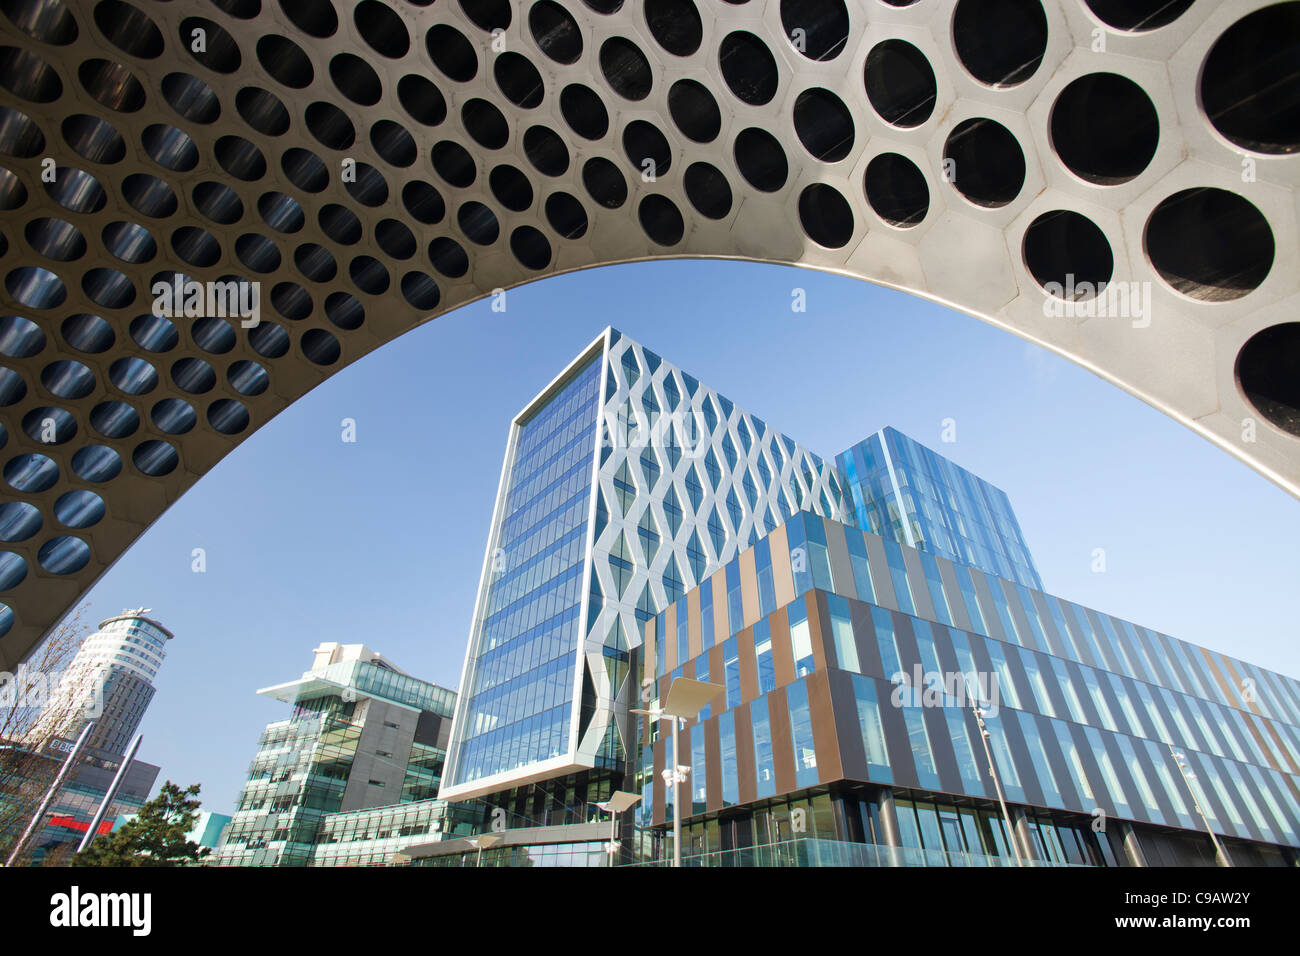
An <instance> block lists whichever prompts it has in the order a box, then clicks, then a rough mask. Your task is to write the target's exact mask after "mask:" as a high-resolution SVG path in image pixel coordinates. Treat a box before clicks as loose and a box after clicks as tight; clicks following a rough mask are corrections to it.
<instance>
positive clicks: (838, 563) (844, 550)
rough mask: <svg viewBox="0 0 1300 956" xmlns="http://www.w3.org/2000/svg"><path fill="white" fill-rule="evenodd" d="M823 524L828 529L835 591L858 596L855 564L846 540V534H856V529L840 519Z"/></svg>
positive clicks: (828, 547)
mask: <svg viewBox="0 0 1300 956" xmlns="http://www.w3.org/2000/svg"><path fill="white" fill-rule="evenodd" d="M822 525H823V526H824V527H825V529H826V551H827V553H828V555H829V556H830V565H831V581H832V582H833V583H834V585H835V593H836V594H842V595H844V596H845V597H857V593H858V589H857V585H856V584H855V583H854V580H853V565H852V564H851V563H850V562H849V546H848V543H847V542H846V541H845V540H844V535H845V534H855V533H856V529H854V528H849V527H846V526H845V525H843V524H841V523H840V522H838V521H823V522H822Z"/></svg>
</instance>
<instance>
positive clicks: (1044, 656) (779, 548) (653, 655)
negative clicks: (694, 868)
mask: <svg viewBox="0 0 1300 956" xmlns="http://www.w3.org/2000/svg"><path fill="white" fill-rule="evenodd" d="M733 589H734V590H736V591H737V592H738V599H737V600H734V601H731V600H727V599H726V595H727V593H728V591H730V590H733ZM683 636H684V640H683V639H682V637H683ZM645 647H646V649H647V653H646V658H645V677H646V679H647V681H648V682H649V683H648V685H647V686H648V687H649V688H651V691H650V692H651V693H653V694H654V695H655V696H657V697H658V698H662V697H664V696H665V695H666V694H667V690H668V687H669V685H670V684H671V681H672V680H673V679H675V678H678V677H687V678H692V679H694V680H701V681H708V682H710V683H713V684H717V685H718V686H719V691H718V696H717V697H716V698H715V699H714V701H713V702H712V703H710V704H709V705H708V706H707V707H706V708H705V709H704V710H703V711H702V712H701V714H700V716H699V718H698V719H696V720H688V721H686V722H685V724H684V727H683V728H682V729H681V731H680V732H679V738H678V746H679V760H680V764H681V765H683V766H685V765H689V767H690V771H689V774H688V781H687V782H686V783H685V784H681V785H680V786H679V791H680V792H679V794H678V799H680V800H681V802H682V815H683V817H684V818H685V821H686V822H685V826H684V830H683V848H682V849H683V854H684V855H685V856H686V857H687V858H691V857H693V856H694V857H698V858H699V859H701V860H708V861H716V862H725V861H727V860H733V861H734V860H736V859H738V858H739V857H738V855H737V853H736V852H734V851H739V850H741V849H743V848H750V847H762V846H780V845H787V844H790V843H791V842H792V841H794V842H797V841H798V840H800V839H816V840H836V841H847V842H852V843H861V844H867V845H870V846H872V847H873V848H876V849H874V850H873V851H872V852H873V853H876V859H878V860H884V861H894V862H899V863H902V864H904V865H906V864H907V863H908V862H909V861H910V862H912V863H934V862H944V863H947V864H972V865H988V864H989V862H990V861H991V860H994V861H998V862H1004V863H1005V862H1006V861H1013V862H1014V860H1015V859H1016V857H1017V856H1018V857H1019V858H1020V859H1022V860H1024V861H1026V862H1029V861H1032V862H1036V863H1052V864H1058V865H1068V864H1088V865H1098V866H1102V865H1106V866H1115V865H1160V864H1168V865H1194V864H1213V863H1214V862H1215V861H1216V846H1215V843H1214V841H1213V840H1212V839H1211V837H1210V836H1209V831H1213V833H1214V834H1215V837H1216V838H1217V840H1218V844H1219V847H1221V850H1220V851H1219V852H1220V853H1222V854H1223V855H1225V856H1226V857H1227V858H1228V859H1229V860H1231V861H1232V862H1233V863H1237V864H1289V865H1295V864H1296V863H1297V862H1300V856H1298V855H1297V850H1298V848H1300V730H1298V729H1297V727H1300V685H1298V684H1297V682H1296V681H1295V680H1293V679H1291V678H1288V677H1284V676H1282V675H1280V674H1277V673H1274V672H1272V671H1267V670H1264V669H1262V668H1259V667H1255V666H1254V665H1252V664H1248V663H1246V662H1244V661H1240V660H1236V659H1234V658H1230V657H1227V656H1225V655H1223V654H1219V653H1216V652H1214V651H1210V650H1208V649H1206V648H1201V647H1197V646H1195V645H1191V644H1188V643H1186V642H1183V641H1179V640H1177V639H1175V638H1172V637H1169V636H1167V635H1164V634H1160V633H1159V632H1156V631H1153V630H1150V629H1148V628H1144V627H1141V626H1139V625H1135V624H1132V623H1130V622H1128V621H1123V620H1120V619H1118V618H1114V617H1111V616H1110V615H1107V614H1104V613H1102V612H1099V611H1095V610H1092V609H1089V608H1084V607H1081V606H1079V605H1077V604H1074V603H1072V602H1070V601H1066V600H1064V599H1060V598H1057V597H1054V596H1052V595H1050V594H1047V593H1044V592H1042V591H1040V590H1037V589H1032V588H1028V587H1025V586H1024V585H1022V584H1019V583H1018V582H1016V581H1014V580H1008V579H1006V578H1000V577H997V576H994V575H992V574H988V573H985V572H983V571H981V570H979V569H977V568H972V567H969V566H967V565H964V564H958V563H955V562H952V561H949V560H948V559H947V558H945V557H942V556H936V555H931V554H927V553H925V552H920V551H917V550H915V549H913V548H908V547H906V546H901V547H900V546H899V545H898V544H897V542H895V541H893V540H891V539H888V538H882V537H880V536H877V535H874V534H871V533H869V532H864V531H863V530H861V529H858V528H854V527H849V526H846V525H844V524H841V523H839V522H835V521H829V520H826V519H823V518H821V517H819V516H816V515H810V514H799V515H795V516H794V517H793V518H791V520H790V521H788V522H786V523H785V524H784V525H782V526H781V527H779V528H777V529H776V530H775V531H774V532H772V533H771V534H770V535H768V536H767V537H766V538H765V539H764V540H763V541H761V542H759V544H758V546H756V547H755V548H753V549H750V550H749V551H745V552H742V553H741V554H740V555H739V556H738V557H737V558H736V559H735V560H734V562H732V563H731V564H729V565H728V566H727V567H725V568H722V569H720V570H718V571H717V572H716V573H715V574H714V575H713V576H712V577H711V578H709V579H708V580H706V581H704V582H703V583H702V584H701V585H700V586H699V587H697V588H695V589H694V590H692V591H691V592H690V593H688V594H687V595H686V596H685V597H684V598H682V599H681V600H679V601H677V602H676V603H675V604H673V605H672V606H670V607H669V608H667V609H666V610H664V611H663V612H661V613H660V614H658V615H656V617H655V619H654V620H653V621H652V622H650V623H649V624H648V625H647V629H646V644H645ZM655 703H656V702H655V701H651V703H650V709H653V707H654V706H655ZM981 721H982V726H981ZM985 731H986V732H987V737H985V736H984V733H985ZM985 740H987V744H988V749H987V750H986V748H985ZM642 743H643V747H642V757H641V762H640V768H639V773H638V774H637V785H638V788H639V791H640V792H641V793H642V795H643V800H642V803H641V805H640V807H639V808H638V811H637V815H638V819H637V823H638V824H639V825H640V826H641V827H643V828H648V832H649V833H650V834H655V835H656V836H651V837H645V836H643V837H642V838H641V839H640V840H638V841H637V845H638V847H639V848H640V849H642V851H643V852H648V853H649V854H650V855H651V856H660V857H662V856H664V855H665V853H666V852H670V851H666V846H667V840H666V839H663V838H660V837H658V836H657V835H658V834H664V833H665V832H666V831H667V830H668V829H669V828H670V825H671V821H672V814H673V809H672V800H673V798H672V792H673V791H672V787H671V786H670V785H669V784H668V783H666V782H665V780H664V771H665V769H666V768H669V767H671V766H672V757H671V748H670V746H669V740H668V734H667V732H666V731H665V730H664V729H663V728H662V727H661V726H660V724H659V723H657V722H655V723H644V722H643V724H642ZM990 764H991V765H992V766H993V767H994V768H996V773H997V776H996V780H995V778H994V776H993V775H992V774H991V773H990V771H989V767H990ZM999 784H1000V786H1001V789H1002V792H1003V795H1004V798H1005V804H1006V807H1007V809H1006V811H1005V812H1004V811H1003V810H1002V808H1001V804H1000V802H999V799H998V796H999V794H998V790H997V786H998V785H999ZM890 848H901V849H904V850H921V851H926V852H925V853H924V854H921V855H919V856H918V855H916V854H912V855H911V856H909V855H907V854H899V853H898V852H897V849H895V851H894V853H893V855H892V856H891V855H890V852H889V851H890ZM881 854H883V855H881ZM994 865H996V864H994Z"/></svg>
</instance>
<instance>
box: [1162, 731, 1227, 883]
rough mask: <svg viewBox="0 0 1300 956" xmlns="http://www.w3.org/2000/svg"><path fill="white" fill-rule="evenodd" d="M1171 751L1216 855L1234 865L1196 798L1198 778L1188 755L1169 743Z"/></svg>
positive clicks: (1224, 863) (1224, 861)
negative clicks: (1195, 787)
mask: <svg viewBox="0 0 1300 956" xmlns="http://www.w3.org/2000/svg"><path fill="white" fill-rule="evenodd" d="M1169 752H1170V753H1171V754H1172V755H1173V758H1174V763H1176V764H1178V770H1179V771H1180V772H1181V773H1182V775H1183V783H1185V784H1186V785H1187V792H1188V793H1190V794H1191V795H1192V806H1194V807H1195V808H1196V812H1197V813H1198V814H1200V817H1201V822H1202V823H1203V824H1205V832H1206V833H1208V834H1209V835H1210V842H1211V843H1213V844H1214V852H1215V855H1217V856H1218V858H1219V859H1220V860H1222V861H1223V865H1224V866H1232V860H1231V859H1230V858H1229V857H1228V854H1226V853H1224V852H1223V847H1222V846H1220V845H1219V838H1218V837H1217V836H1215V835H1214V830H1213V829H1211V827H1210V821H1209V820H1208V819H1207V818H1206V816H1205V811H1204V810H1202V809H1201V801H1200V800H1198V799H1197V798H1196V791H1195V790H1194V789H1193V788H1192V781H1193V780H1195V779H1196V774H1194V773H1192V768H1191V767H1189V766H1188V765H1187V755H1186V754H1182V753H1179V752H1178V751H1177V750H1175V749H1174V745H1173V744H1170V745H1169Z"/></svg>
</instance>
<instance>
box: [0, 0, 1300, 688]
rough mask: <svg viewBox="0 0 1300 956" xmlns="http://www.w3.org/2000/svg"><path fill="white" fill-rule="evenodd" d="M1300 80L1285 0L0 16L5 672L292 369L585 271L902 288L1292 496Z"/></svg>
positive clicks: (317, 1) (326, 361)
mask: <svg viewBox="0 0 1300 956" xmlns="http://www.w3.org/2000/svg"><path fill="white" fill-rule="evenodd" d="M1297 62H1300V3H1296V2H1287V3H1277V4H1266V3H1261V2H1251V0H1227V2H1216V3H1212V2H1196V3H1193V2H1190V0H1181V2H1172V3H1171V2H1168V0H1154V2H1117V0H1059V2H1051V0H1048V2H1044V3H1042V4H1041V6H1040V5H1039V4H1037V3H1033V2H1028V3H1026V2H1013V0H961V2H957V3H951V2H947V3H940V2H937V0H917V2H915V3H910V4H906V3H901V2H892V3H886V2H882V0H855V2H849V3H846V2H844V0H747V2H742V3H736V4H732V3H726V2H723V0H644V2H641V0H635V2H633V0H628V2H622V0H563V2H560V0H513V2H512V0H437V2H432V3H418V2H403V0H360V2H357V0H170V2H156V0H134V2H133V3H127V2H124V0H99V2H94V0H75V2H74V0H66V2H65V0H0V87H2V88H3V89H2V90H0V209H3V213H4V215H3V220H2V223H3V224H2V225H0V280H2V282H0V285H2V288H0V313H2V314H3V317H2V318H0V352H3V356H2V357H0V363H3V370H0V406H2V407H0V415H2V416H3V419H2V420H3V428H4V432H3V436H0V437H2V438H3V444H2V446H0V464H2V466H3V479H4V480H3V482H2V483H0V498H2V499H3V503H2V504H0V538H2V539H3V541H0V601H3V602H4V605H3V607H4V610H3V611H0V631H2V632H3V636H0V668H5V667H11V666H12V665H13V664H14V663H16V662H17V661H18V660H19V659H20V658H21V657H22V656H23V655H24V654H25V653H26V652H27V651H28V649H29V648H30V647H31V646H32V644H33V642H34V641H35V640H36V639H37V638H38V637H39V636H40V635H41V634H42V633H43V632H44V631H45V630H46V629H47V628H48V627H49V625H50V624H51V623H52V622H53V621H54V620H56V619H57V617H58V616H59V615H60V614H61V613H62V612H63V611H64V610H65V609H67V608H68V607H69V606H70V605H71V604H72V603H73V602H74V601H75V600H76V598H77V597H78V596H79V595H80V594H82V593H84V592H85V590H86V589H87V588H88V587H89V586H90V585H91V584H92V583H93V582H94V581H95V579H96V578H97V577H98V576H99V575H100V574H101V573H102V572H103V571H104V570H105V569H106V568H107V567H108V566H109V565H110V564H111V563H112V562H113V561H114V560H115V559H116V558H117V556H118V555H120V554H121V553H122V551H123V550H124V549H125V548H126V547H127V546H128V545H129V544H130V543H131V542H132V541H133V540H134V539H135V538H136V537H137V536H138V535H139V534H140V533H141V532H142V531H143V530H144V529H145V528H146V527H147V526H148V525H149V524H150V523H151V522H152V521H153V520H155V519H156V518H157V517H158V516H159V515H160V514H161V513H162V512H163V511H164V510H165V508H166V507H167V506H168V505H169V504H170V503H171V502H172V501H174V500H176V498H177V497H178V496H179V495H180V494H181V493H182V492H184V491H185V489H186V488H188V487H189V486H190V485H191V484H192V483H193V482H194V481H196V480H197V479H198V478H199V477H200V476H201V475H203V474H204V473H205V472H206V471H207V470H208V469H209V468H211V467H212V466H213V465H214V464H215V463H216V462H217V461H219V460H220V459H221V458H222V457H223V456H224V455H226V454H227V453H228V452H230V451H231V450H232V449H233V448H234V447H235V446H236V445H238V444H239V442H240V441H241V440H242V439H243V438H245V437H247V435H249V434H251V433H252V432H253V431H254V430H255V429H256V428H258V427H260V426H261V425H262V424H264V423H265V422H267V421H269V420H270V419H271V418H272V417H273V416H274V415H275V414H276V413H277V412H278V411H280V410H281V409H282V408H284V407H285V406H286V405H287V404H288V403H289V402H292V401H293V400H294V399H295V398H297V397H298V396H300V395H301V394H303V393H304V392H305V391H307V390H308V389H310V388H311V387H312V386H314V385H316V384H318V383H319V382H320V381H322V380H323V379H324V378H326V377H327V376H329V375H330V374H332V373H333V372H335V371H337V370H338V369H340V368H342V367H344V366H345V365H347V364H348V363H350V362H352V361H355V360H356V359H358V358H360V357H361V356H363V355H365V354H366V353H367V352H369V351H370V350H372V349H374V348H375V347H377V346H378V345H380V344H382V343H384V342H386V341H389V340H391V339H392V338H393V337H395V336H397V335H399V334H401V333H402V332H404V331H406V330H407V329H410V328H411V327H413V326H415V325H417V324H419V323H421V322H423V321H425V320H427V319H429V318H431V317H434V316H437V315H439V314H441V313H443V312H445V311H448V310H450V309H453V308H455V307H457V306H459V305H461V304H463V303H465V302H467V301H470V300H472V299H474V298H477V297H479V296H482V295H484V294H486V293H488V292H490V291H491V290H494V289H498V288H509V287H511V286H514V285H517V284H519V283H522V282H526V281H529V280H532V279H536V278H539V277H542V276H546V275H549V274H552V273H557V272H564V271H569V270H573V269H577V268H582V267H586V266H590V265H593V264H598V263H615V262H628V261H636V260H643V259H655V258H665V257H673V256H696V257H702V256H713V257H729V258H740V259H751V260H761V261H771V262H782V263H794V264H799V265H804V266H809V267H812V268H817V269H823V270H827V271H831V272H837V273H842V274H845V275H851V276H857V277H861V278H864V279H869V280H871V281H874V282H879V283H882V284H886V285H890V286H894V287H898V288H902V289H906V290H909V291H911V292H914V293H916V294H918V295H923V296H926V297H929V298H932V299H935V300H937V301H941V302H944V303H946V304H948V305H951V306H952V307H954V308H957V309H960V310H962V311H965V312H968V313H970V314H972V315H975V316H977V317H979V318H981V319H984V320H986V321H989V322H993V323H995V324H998V325H1000V326H1002V327H1004V328H1007V329H1009V330H1011V331H1013V332H1015V333H1017V334H1019V335H1022V336H1024V337H1026V338H1028V339H1031V340H1033V341H1036V342H1039V343H1041V344H1043V345H1046V346H1048V347H1050V348H1052V349H1054V350H1056V351H1058V352H1060V353H1061V354H1063V355H1066V356H1068V357H1070V358H1072V359H1073V360H1075V361H1076V362H1079V363H1080V364H1082V365H1084V366H1085V367H1088V368H1090V369H1092V370H1093V371H1095V372H1097V373H1098V374H1100V375H1102V376H1104V377H1106V378H1108V379H1109V380H1111V381H1113V382H1115V383H1116V384H1118V385H1120V386H1121V387H1123V388H1125V389H1127V390H1128V391H1130V392H1132V393H1133V394H1135V395H1137V396H1139V397H1141V398H1143V399H1144V400H1146V401H1147V402H1149V403H1150V404H1152V405H1153V406H1155V407H1157V408H1159V409H1161V410H1163V411H1164V412H1166V413H1167V414H1169V415H1171V416H1172V417H1173V418H1175V419H1177V420H1179V421H1181V422H1183V423H1184V424H1186V425H1188V426H1189V427H1191V428H1193V429H1194V430H1196V431H1198V432H1199V433H1201V434H1202V435H1204V436H1205V437H1207V438H1209V439H1210V440H1212V441H1214V442H1216V443H1217V444H1218V445H1220V446H1221V447H1223V448H1224V449H1225V450H1227V451H1228V452H1230V453H1231V454H1233V455H1236V456H1237V457H1238V458H1240V459H1242V460H1243V461H1246V462H1247V463H1249V464H1250V465H1252V466H1253V467H1255V468H1257V469H1258V470H1259V471H1261V472H1262V473H1264V474H1265V475H1267V476H1268V477H1269V478H1271V479H1272V480H1274V481H1276V482H1278V483H1279V484H1280V485H1282V486H1283V487H1285V488H1287V489H1288V490H1290V491H1291V492H1292V493H1300V438H1298V437H1297V436H1298V435H1300V412H1298V411H1297V408H1300V394H1298V393H1300V332H1298V330H1300V323H1298V322H1297V321H1296V320H1297V318H1300V315H1298V314H1297V302H1298V300H1300V296H1298V292H1300V289H1298V288H1297V284H1298V283H1300V277H1298V274H1297V272H1298V271H1297V269H1296V267H1295V266H1296V262H1295V259H1296V255H1295V251H1296V248H1297V236H1296V230H1297V224H1296V215H1297V203H1296V186H1297V182H1298V180H1300V164H1298V163H1297V157H1296V150H1297V149H1298V148H1300V83H1298V81H1297V73H1296V68H1295V64H1296V63H1297ZM177 276H180V277H181V281H182V282H184V281H185V280H186V279H192V280H195V281H196V282H203V283H208V282H215V281H218V280H223V279H231V280H233V281H236V282H238V283H245V282H254V283H257V288H258V289H259V290H260V299H259V301H260V307H261V314H260V321H259V323H258V324H257V325H256V326H255V327H244V325H243V324H242V323H241V320H240V318H239V317H234V318H223V317H220V316H215V315H212V314H210V313H211V311H212V310H211V307H210V304H209V303H204V305H203V306H202V307H199V308H197V309H195V310H193V312H192V313H191V314H186V313H185V310H184V308H183V306H184V304H185V303H184V302H183V301H182V302H180V303H172V305H174V306H176V308H177V309H179V312H180V314H171V315H159V314H157V313H158V312H160V311H165V310H163V309H159V308H155V302H154V295H155V289H154V286H155V283H157V282H165V283H174V282H175V281H176V278H177ZM1101 283H1110V286H1109V288H1108V289H1105V290H1102V291H1101V292H1098V291H1097V286H1098V285H1099V284H1101ZM1133 283H1136V285H1132V284H1133ZM1090 284H1091V285H1090ZM185 288H187V287H184V286H182V290H183V291H184V289H185ZM235 291H240V287H238V286H237V287H236V288H235ZM1121 291H1122V292H1123V293H1124V295H1123V296H1120V295H1119V293H1120V292H1121ZM1116 312H1118V313H1119V314H1116ZM845 334H846V335H847V336H852V335H853V334H854V330H853V329H851V328H846V329H845Z"/></svg>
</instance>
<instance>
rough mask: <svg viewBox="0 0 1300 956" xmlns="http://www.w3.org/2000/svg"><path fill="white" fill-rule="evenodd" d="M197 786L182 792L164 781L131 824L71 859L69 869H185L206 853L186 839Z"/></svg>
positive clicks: (195, 807)
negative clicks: (100, 867) (88, 867)
mask: <svg viewBox="0 0 1300 956" xmlns="http://www.w3.org/2000/svg"><path fill="white" fill-rule="evenodd" d="M198 794H199V785H198V784H197V783H196V784H192V785H191V786H189V787H187V788H185V789H184V790H182V789H181V788H180V787H178V786H176V784H174V783H172V782H171V781H170V780H168V781H167V782H166V783H164V784H163V787H162V791H161V792H160V793H159V794H158V796H156V797H154V798H153V799H152V800H150V801H149V802H148V803H146V804H145V805H144V806H142V807H141V808H140V812H139V813H138V814H136V817H135V819H134V820H132V821H131V822H130V823H128V824H126V826H124V827H122V828H121V829H120V830H118V831H117V832H116V833H113V834H112V835H110V836H108V837H103V838H100V839H98V840H96V841H95V842H94V843H92V844H91V845H90V846H89V847H88V848H87V849H86V851H85V852H84V853H78V854H77V855H76V857H74V858H73V861H72V865H73V866H185V865H187V864H191V863H197V862H198V861H199V860H201V859H203V857H205V856H207V855H208V853H209V852H210V851H209V850H208V849H207V848H206V847H200V846H199V845H198V844H197V843H195V842H193V841H192V840H187V839H186V835H187V834H188V833H189V832H190V830H192V829H193V828H194V821H195V820H196V819H197V818H198V809H199V805H200V801H199V800H198V799H197V797H198Z"/></svg>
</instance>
